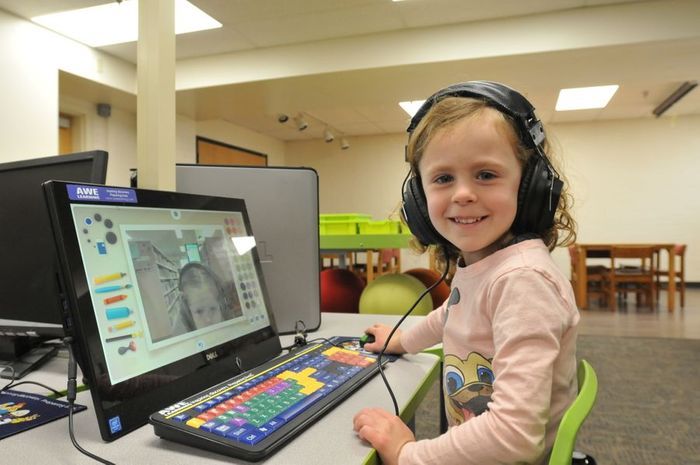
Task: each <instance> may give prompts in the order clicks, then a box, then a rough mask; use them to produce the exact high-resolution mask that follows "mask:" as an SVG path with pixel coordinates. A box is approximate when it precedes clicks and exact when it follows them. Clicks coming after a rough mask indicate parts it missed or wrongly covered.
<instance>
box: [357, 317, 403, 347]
mask: <svg viewBox="0 0 700 465" xmlns="http://www.w3.org/2000/svg"><path fill="white" fill-rule="evenodd" d="M391 329H392V327H390V326H387V325H382V324H375V325H372V326H370V327H369V328H367V329H365V333H367V334H371V335H372V336H374V342H368V343H366V344H365V346H364V349H365V350H367V351H369V352H379V351H381V350H382V347H384V343H385V342H386V340H387V338H388V337H389V333H390V332H391ZM386 353H387V354H404V353H406V350H405V349H404V348H403V346H402V345H401V330H400V329H397V330H396V332H395V333H394V335H393V336H392V337H391V341H390V342H389V345H388V346H387V348H386Z"/></svg>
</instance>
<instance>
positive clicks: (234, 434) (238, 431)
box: [226, 424, 252, 441]
mask: <svg viewBox="0 0 700 465" xmlns="http://www.w3.org/2000/svg"><path fill="white" fill-rule="evenodd" d="M251 428H252V426H251V425H249V424H248V425H245V426H241V427H239V428H235V429H233V430H231V431H229V432H228V433H226V437H227V438H231V439H235V440H237V441H240V440H241V438H242V437H243V436H245V435H246V434H248V433H249V432H250V430H251Z"/></svg>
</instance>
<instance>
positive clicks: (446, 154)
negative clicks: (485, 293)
mask: <svg viewBox="0 0 700 465" xmlns="http://www.w3.org/2000/svg"><path fill="white" fill-rule="evenodd" d="M499 117H500V115H499V114H498V112H497V111H496V110H493V109H490V108H486V109H484V110H483V113H481V114H480V115H478V116H476V117H474V118H467V119H463V120H461V121H459V122H457V123H455V124H454V125H452V126H450V127H447V128H444V129H441V130H439V131H437V132H436V133H435V135H434V136H433V138H432V139H431V140H430V141H429V142H428V144H427V146H426V148H425V150H424V152H423V156H422V158H421V160H420V162H419V164H418V168H419V172H420V175H421V181H422V183H423V189H424V191H425V195H426V199H427V203H428V213H429V215H430V221H431V222H432V223H433V226H434V227H435V229H436V230H437V231H438V232H439V233H440V234H441V235H442V236H443V237H445V238H446V239H447V240H449V241H450V242H451V243H452V244H454V245H455V246H456V247H457V248H459V249H460V250H461V251H462V256H463V258H464V260H465V262H466V263H467V264H469V263H474V262H476V261H477V260H480V259H482V258H484V257H485V256H487V255H489V254H490V253H492V252H494V251H495V250H496V249H497V248H498V247H499V242H500V240H501V239H502V238H504V236H505V235H506V234H508V233H509V230H510V227H511V226H512V224H513V220H514V219H515V213H516V211H517V203H518V187H519V185H520V177H521V174H522V168H521V165H520V162H519V161H518V159H517V158H516V154H515V151H514V149H513V147H512V145H511V143H510V141H509V139H508V137H507V136H506V133H505V130H504V129H503V128H501V129H500V131H499V126H498V125H499V124H501V125H502V124H503V123H501V122H497V121H496V118H499Z"/></svg>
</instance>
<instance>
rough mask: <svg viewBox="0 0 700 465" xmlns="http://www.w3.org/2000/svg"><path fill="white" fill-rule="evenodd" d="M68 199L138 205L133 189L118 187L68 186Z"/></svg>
mask: <svg viewBox="0 0 700 465" xmlns="http://www.w3.org/2000/svg"><path fill="white" fill-rule="evenodd" d="M67 187H68V198H69V199H71V200H88V201H95V202H126V203H138V200H136V191H135V190H134V189H122V188H119V187H101V186H81V185H77V184H68V186H67Z"/></svg>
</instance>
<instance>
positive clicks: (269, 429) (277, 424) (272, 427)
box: [258, 417, 284, 436]
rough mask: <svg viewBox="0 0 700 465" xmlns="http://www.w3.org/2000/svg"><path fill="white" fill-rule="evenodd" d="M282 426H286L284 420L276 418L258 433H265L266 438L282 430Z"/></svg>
mask: <svg viewBox="0 0 700 465" xmlns="http://www.w3.org/2000/svg"><path fill="white" fill-rule="evenodd" d="M282 425H284V420H283V419H281V418H279V417H276V418H273V419H272V420H270V421H268V422H267V423H265V424H264V425H262V426H260V427H259V428H258V431H260V432H261V433H263V434H264V435H265V436H269V435H270V434H272V433H274V432H275V431H277V430H278V429H280V428H281V427H282Z"/></svg>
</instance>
